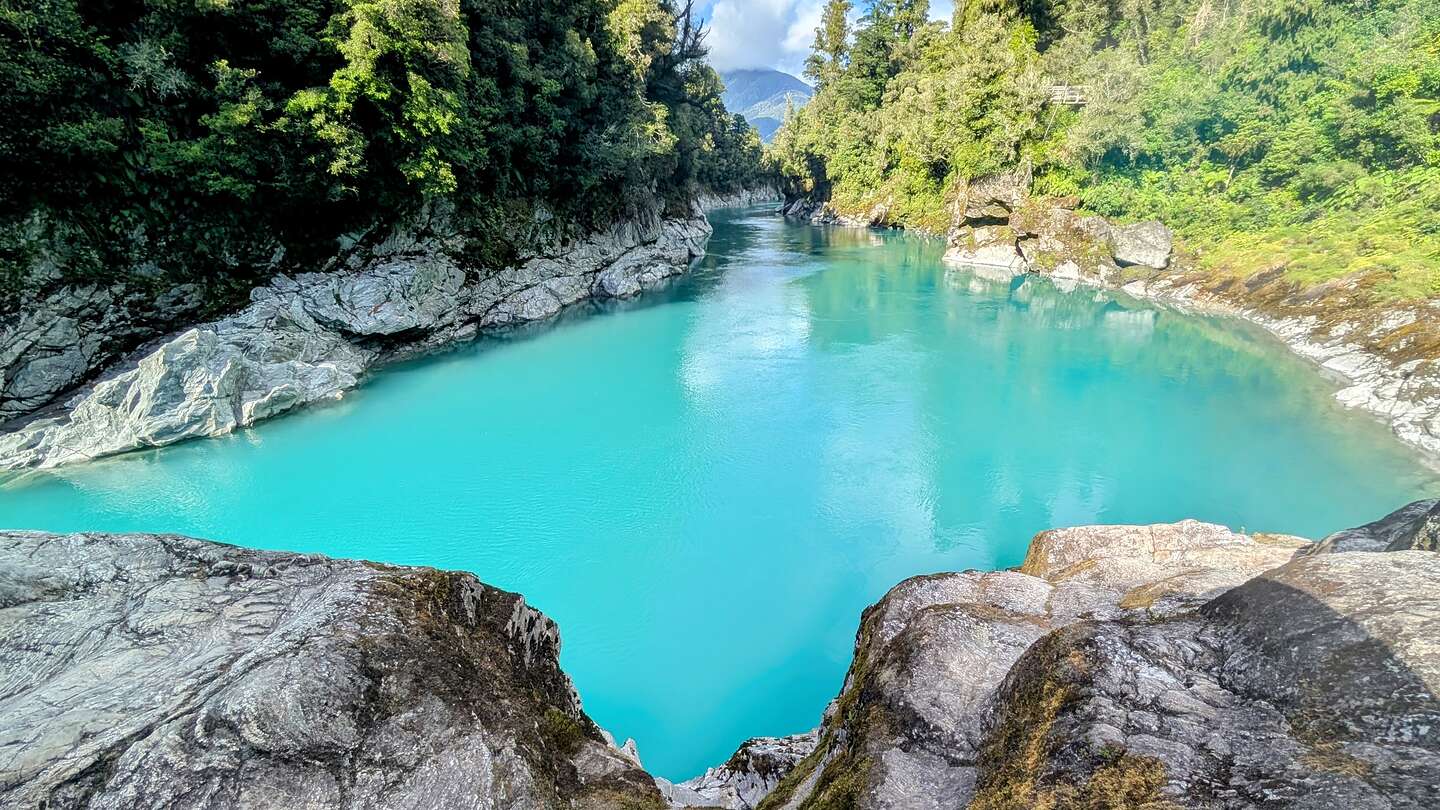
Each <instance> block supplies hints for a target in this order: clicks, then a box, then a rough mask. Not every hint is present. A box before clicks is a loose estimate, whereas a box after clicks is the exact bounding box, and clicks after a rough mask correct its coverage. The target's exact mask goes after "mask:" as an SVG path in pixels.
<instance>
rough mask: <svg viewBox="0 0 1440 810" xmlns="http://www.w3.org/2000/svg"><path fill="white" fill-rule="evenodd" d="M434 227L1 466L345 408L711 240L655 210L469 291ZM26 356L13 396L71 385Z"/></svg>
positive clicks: (245, 325)
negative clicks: (389, 373) (353, 393)
mask: <svg viewBox="0 0 1440 810" xmlns="http://www.w3.org/2000/svg"><path fill="white" fill-rule="evenodd" d="M434 227H435V226H434V223H428V224H427V227H426V228H424V229H419V230H417V232H416V233H411V232H405V231H402V232H398V233H397V234H395V235H393V236H392V237H391V238H390V239H389V240H387V241H386V242H384V243H383V244H381V245H379V246H377V247H376V248H374V249H372V250H371V251H370V252H369V253H367V254H366V255H364V256H361V257H353V256H352V257H351V259H350V260H349V263H348V265H347V266H346V267H344V268H343V269H340V270H336V271H333V272H329V273H306V274H301V275H298V276H296V277H294V278H289V277H285V276H279V277H277V278H276V279H274V280H273V281H272V282H271V283H270V284H268V285H266V286H264V287H261V288H259V289H256V290H255V291H253V292H252V294H251V303H250V305H249V306H248V307H246V308H245V309H244V310H242V311H240V312H238V313H236V314H234V315H232V316H230V317H228V318H225V319H223V320H220V321H216V322H214V323H209V324H204V325H201V326H199V327H195V328H193V329H190V330H188V331H185V332H184V333H182V334H180V335H178V336H176V337H174V338H172V339H170V340H168V341H167V342H165V343H163V344H161V345H160V346H158V347H156V348H155V349H154V350H152V351H151V352H149V353H148V354H145V355H143V356H141V357H139V358H137V359H135V361H134V362H133V363H132V364H131V365H130V366H129V367H128V368H122V369H119V370H117V371H115V372H114V373H112V374H110V375H109V376H108V377H107V378H105V379H103V380H101V381H100V382H98V383H96V384H94V385H93V386H92V387H91V388H90V389H89V390H86V391H83V392H82V393H81V394H80V395H78V396H77V397H75V398H74V399H73V400H72V401H71V402H69V403H68V404H67V407H66V408H65V409H63V410H62V411H61V412H59V413H57V414H54V415H48V416H45V417H43V418H37V419H32V420H31V421H30V422H28V423H26V424H23V425H21V426H19V427H17V428H16V429H15V430H12V431H10V432H8V433H5V434H0V470H13V469H23V468H47V467H55V466H58V465H61V464H67V463H71V462H75V461H84V460H88V459H94V458H99V457H102V456H107V455H113V454H115V453H123V452H126V451H129V450H135V449H139V448H144V447H159V446H163V445H167V444H173V443H175V442H178V441H184V440H186V439H191V438H196V437H203V436H219V435H223V434H225V433H229V432H231V431H233V430H235V429H237V428H241V427H246V426H249V425H252V424H254V423H255V422H257V421H259V420H261V419H266V418H269V417H272V416H276V415H278V414H281V413H284V412H286V411H289V410H291V409H293V408H297V407H300V406H303V405H307V404H310V403H314V402H318V401H322V400H332V399H337V398H339V397H340V396H342V395H343V394H344V393H345V392H346V391H348V390H350V389H351V388H354V387H355V386H356V385H358V384H359V383H360V381H361V380H362V379H363V378H364V375H365V374H366V373H367V372H368V371H369V370H370V369H371V368H373V367H374V366H375V365H376V364H377V363H381V362H385V361H387V360H391V359H398V358H402V357H407V356H411V355H413V354H415V353H417V352H420V351H432V350H435V349H437V348H441V347H444V346H446V345H448V344H451V343H454V342H456V341H459V340H467V339H470V338H472V337H474V336H475V334H476V333H477V331H478V330H479V329H490V328H502V327H507V326H513V325H517V324H521V323H527V322H530V321H536V320H541V319H544V318H549V317H551V316H553V315H555V314H556V313H557V312H559V311H560V310H561V309H562V308H564V307H566V306H569V305H571V304H574V303H577V302H580V301H583V300H586V299H589V298H606V297H623V296H631V295H635V294H637V293H639V292H640V291H641V290H643V289H647V288H650V287H653V286H655V285H657V284H659V283H661V282H662V281H664V280H665V279H666V278H669V277H671V276H674V275H678V274H680V273H682V272H684V271H685V270H686V269H687V268H688V267H689V264H690V261H691V259H693V258H694V257H695V256H698V255H700V254H702V253H703V252H704V244H705V240H706V239H707V238H708V237H709V234H710V226H709V224H708V223H707V222H706V221H705V219H704V217H703V215H701V214H700V213H699V211H698V209H696V210H694V211H692V213H691V214H690V215H689V216H687V217H682V218H669V219H667V218H663V217H661V216H660V215H659V212H658V211H651V212H648V213H641V214H639V215H637V216H636V217H635V218H634V219H633V220H629V221H625V222H621V223H617V224H616V225H615V226H613V227H611V228H609V229H607V230H605V231H601V232H598V233H594V234H591V235H590V236H588V237H586V238H585V239H580V240H576V241H573V242H570V243H568V244H561V243H554V244H549V245H546V246H544V248H543V249H542V250H541V252H540V254H539V255H537V256H534V257H532V258H530V259H528V260H526V261H523V262H520V263H519V264H517V265H516V266H514V267H508V268H504V269H501V270H499V271H496V272H494V273H491V274H489V275H487V276H485V277H483V278H480V279H476V280H470V279H468V278H467V276H466V273H465V272H464V271H463V270H462V269H461V268H460V267H459V265H458V264H457V263H456V262H455V261H454V259H453V258H451V256H452V250H453V247H454V246H453V245H452V244H451V242H452V241H453V240H452V239H448V238H442V237H437V236H434V235H433V234H432V232H431V231H432V229H433V228H434ZM68 335H69V333H65V335H61V336H60V337H57V338H55V340H56V341H60V342H62V343H63V342H66V341H69V340H71V337H70V336H68ZM32 354H33V353H31V354H27V355H26V357H28V358H30V359H29V360H27V362H28V365H26V366H25V367H24V368H23V369H22V370H21V372H19V376H18V377H14V378H7V379H9V382H8V383H7V385H10V386H12V387H14V388H16V390H21V391H25V390H29V389H28V388H26V387H25V386H27V385H28V383H27V382H26V380H28V379H30V378H31V377H33V376H34V375H35V374H36V373H37V372H35V371H33V369H35V368H37V367H39V368H42V369H46V370H47V374H48V373H49V372H48V369H50V366H49V365H43V364H44V363H50V364H51V365H55V366H56V367H57V368H59V369H60V371H55V372H54V373H53V374H49V376H47V377H46V379H50V380H52V382H50V383H47V384H46V385H44V386H42V388H44V390H46V391H50V390H51V389H53V388H55V386H56V385H59V383H58V382H54V381H53V380H55V379H58V378H59V377H60V376H64V377H66V379H70V378H72V377H74V376H75V375H74V374H71V373H70V371H69V370H66V369H71V366H70V365H69V364H68V361H63V360H61V361H55V360H46V359H45V358H46V357H48V356H47V355H37V356H34V357H32V356H31V355H32ZM3 359H4V358H3V357H0V360H3ZM37 364H42V365H41V366H37ZM85 368H86V369H88V368H90V366H89V365H86V366H85ZM72 370H73V369H72ZM72 382H73V380H72ZM47 395H48V394H47ZM42 398H43V397H42ZM27 401H28V400H27Z"/></svg>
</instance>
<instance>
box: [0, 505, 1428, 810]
mask: <svg viewBox="0 0 1440 810" xmlns="http://www.w3.org/2000/svg"><path fill="white" fill-rule="evenodd" d="M1437 527H1440V501H1427V502H1421V503H1416V504H1412V505H1411V506H1408V507H1406V508H1404V509H1402V510H1399V511H1397V512H1396V513H1394V514H1392V515H1390V516H1387V517H1386V518H1384V519H1382V520H1379V521H1376V522H1375V523H1372V524H1367V525H1366V526H1362V527H1359V528H1356V529H1350V530H1346V531H1343V532H1338V533H1336V534H1334V535H1332V536H1330V537H1329V538H1327V539H1326V540H1325V541H1324V542H1322V543H1319V544H1314V545H1312V544H1309V543H1307V542H1305V541H1303V540H1301V539H1299V538H1294V537H1285V536H1277V535H1258V534H1257V535H1246V534H1241V533H1235V532H1232V531H1230V530H1228V529H1225V528H1223V527H1220V526H1214V525H1209V524H1203V523H1198V522H1195V521H1183V522H1181V523H1177V524H1166V525H1156V526H1090V527H1079V528H1072V529H1059V530H1053V531H1048V532H1042V533H1041V534H1040V535H1038V536H1037V537H1036V538H1035V539H1034V541H1033V542H1032V543H1031V546H1030V550H1029V554H1028V555H1027V557H1026V560H1025V563H1024V565H1023V566H1021V568H1020V569H1018V570H1012V571H993V572H978V571H969V572H964V573H956V574H935V575H929V576H922V577H915V578H912V579H909V580H907V581H905V582H902V583H901V584H899V585H897V586H896V587H895V588H893V589H892V590H891V591H890V592H889V593H888V594H887V595H886V596H885V597H884V598H883V599H881V600H880V601H879V602H878V603H876V604H875V605H873V606H872V607H870V608H869V609H867V610H866V611H865V613H864V615H863V616H862V618H861V622H860V629H859V632H858V633H857V636H856V645H855V656H854V660H853V662H852V664H851V667H850V671H849V674H848V676H847V677H846V680H845V685H844V687H843V688H842V690H841V692H840V694H839V696H838V698H837V699H836V701H835V702H834V703H833V704H832V706H831V708H830V709H829V710H827V711H826V712H825V715H824V717H823V719H822V720H821V723H820V726H819V728H818V729H817V731H816V732H812V733H810V734H807V735H799V736H797V737H794V738H780V739H775V738H768V739H764V738H762V739H756V740H752V741H750V742H749V743H747V744H746V745H745V746H743V747H742V748H741V750H740V751H739V752H737V754H736V756H734V757H732V758H731V759H730V760H729V761H728V762H727V763H725V764H724V765H723V766H717V768H715V769H712V770H711V771H710V772H708V773H706V774H704V775H702V776H701V777H697V778H696V779H694V780H690V781H689V782H686V783H682V784H681V785H678V786H677V785H671V784H670V783H668V782H666V781H664V780H652V779H651V778H650V777H649V776H648V775H647V774H645V773H644V772H643V771H642V770H641V769H640V766H639V763H638V762H637V761H636V759H635V757H634V747H633V746H628V745H627V746H625V747H624V748H619V747H616V746H615V745H614V743H613V740H611V739H609V738H608V735H606V734H604V732H603V731H601V730H600V729H599V728H598V727H596V726H595V724H594V723H593V722H592V721H590V719H589V718H588V716H586V715H585V713H584V711H583V710H582V708H581V704H580V700H579V697H578V695H577V694H576V692H575V690H574V687H573V686H572V685H571V683H570V680H569V678H568V677H567V676H566V675H565V673H564V672H562V671H561V670H560V669H559V666H558V663H557V662H558V653H559V645H560V638H559V633H558V630H557V628H556V627H555V625H554V623H553V622H551V621H550V620H549V619H548V618H546V617H545V616H544V615H543V614H541V613H539V612H538V611H536V610H535V609H533V608H531V607H530V606H528V605H527V604H526V603H525V600H524V599H523V598H522V597H520V596H518V595H516V594H512V593H506V592H504V591H500V590H497V589H494V588H491V587H489V586H487V585H484V584H483V583H481V582H479V581H478V580H477V579H476V578H475V577H474V576H473V575H470V574H465V573H449V572H441V571H436V570H434V569H426V568H406V567H396V566H389V565H379V564H374V563H363V562H355V561H346V560H333V559H328V558H325V557H320V556H318V555H296V554H287V553H282V552H262V551H251V550H246V549H241V548H236V547H233V546H225V545H220V544H215V543H207V542H203V541H197V540H190V539H186V538H180V537H174V536H166V535H140V534H130V535H104V534H75V535H53V534H44V533H39V532H3V533H0V539H3V542H0V583H4V588H3V597H4V598H3V600H0V616H3V617H4V618H5V619H6V620H12V619H13V620H17V621H16V624H15V626H16V627H17V628H18V631H17V632H16V633H11V634H8V635H7V636H6V637H5V638H3V639H0V662H3V663H4V665H5V666H4V669H5V671H7V672H21V673H26V678H25V680H24V681H23V683H19V684H15V685H13V688H11V689H7V690H4V691H3V692H0V717H4V718H6V720H5V723H4V731H5V734H4V736H3V738H0V753H3V754H4V755H3V756H0V797H3V798H4V800H5V803H6V804H7V805H13V806H16V807H36V806H52V807H54V806H66V807H68V806H120V805H123V806H127V807H162V806H163V807H190V806H201V805H203V806H206V807H212V808H213V807H222V808H228V807H241V806H251V805H253V804H254V803H256V802H259V803H262V804H266V805H276V804H293V803H295V802H298V801H301V800H302V799H303V800H304V801H306V802H308V803H309V804H312V805H314V806H319V807H337V808H339V807H355V806H394V807H399V806H405V807H415V808H442V807H452V806H454V804H455V803H456V802H464V803H466V804H467V805H470V806H479V807H496V808H498V807H532V806H533V807H540V806H549V804H550V803H552V802H557V801H558V802H562V803H565V804H567V805H568V806H573V807H582V808H660V807H664V806H666V805H667V804H669V805H670V806H675V807H682V806H707V807H729V808H737V809H739V810H744V809H746V808H754V807H760V808H767V809H769V810H774V809H775V808H793V809H797V810H798V809H799V808H820V807H831V806H837V805H839V806H856V807H907V808H911V807H917V808H918V807H963V806H967V805H968V806H971V807H979V808H992V807H1016V808H1019V807H1030V806H1035V805H1036V804H1037V803H1045V802H1060V803H1061V804H1064V803H1065V802H1069V801H1080V802H1082V803H1083V802H1084V801H1088V800H1089V798H1093V797H1100V796H1103V797H1106V799H1107V800H1108V801H1111V802H1113V801H1115V800H1116V798H1117V797H1120V798H1121V799H1123V804H1122V805H1121V806H1127V807H1129V806H1142V805H1146V803H1150V804H1152V805H1155V803H1162V804H1164V806H1183V807H1216V806H1226V807H1232V806H1233V807H1246V806H1252V805H1256V804H1260V803H1262V802H1271V803H1273V802H1275V801H1280V802H1281V803H1282V804H1286V805H1292V806H1317V803H1318V804H1327V803H1328V804H1335V805H1336V806H1338V805H1340V804H1345V805H1347V806H1359V807H1376V808H1381V807H1386V808H1391V807H1393V808H1399V807H1417V808H1418V807H1422V806H1426V805H1427V803H1428V802H1429V801H1430V800H1431V799H1433V798H1434V797H1433V790H1434V785H1435V784H1436V776H1437V775H1440V732H1437V731H1436V729H1437V728H1440V725H1437V723H1436V721H1437V719H1440V702H1437V700H1436V697H1435V694H1434V692H1433V685H1434V684H1435V683H1437V682H1440V654H1437V650H1436V649H1435V646H1434V645H1433V644H1428V643H1426V642H1427V640H1428V638H1429V634H1430V629H1431V628H1432V627H1433V626H1434V623H1435V621H1436V620H1437V619H1440V615H1437V610H1436V606H1435V603H1434V599H1433V598H1432V597H1433V593H1434V592H1435V589H1436V588H1437V587H1440V564H1437V557H1436V555H1435V550H1436V548H1437V545H1436V543H1437V537H1440V534H1437ZM1277 616H1283V617H1284V620H1283V622H1278V623H1277V621H1276V617H1277ZM21 620H23V621H21ZM120 666H123V667H124V669H125V671H126V673H127V677H126V678H125V679H123V680H122V681H116V680H115V679H113V678H109V677H104V676H103V673H107V672H110V671H112V670H113V669H115V668H116V667H120ZM96 684H99V686H98V687H97V686H96ZM643 752H644V742H643V741H641V746H640V753H641V754H643ZM1107 806H1112V805H1107ZM1156 806H1159V805H1156ZM1267 806H1268V805H1267Z"/></svg>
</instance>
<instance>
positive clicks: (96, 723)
mask: <svg viewBox="0 0 1440 810" xmlns="http://www.w3.org/2000/svg"><path fill="white" fill-rule="evenodd" d="M559 645H560V639H559V634H558V631H557V630H556V627H555V624H554V623H553V622H551V621H550V620H549V619H548V618H546V617H545V616H544V615H543V614H541V613H540V612H538V611H536V610H535V609H533V608H531V607H529V606H528V605H526V604H525V600H524V599H523V598H522V597H520V596H518V595H516V594H512V593H506V592H504V591H500V590H496V589H494V588H491V587H489V586H486V585H484V584H482V583H480V582H479V581H477V580H476V579H475V578H474V577H473V576H472V575H469V574H463V573H451V572H442V571H435V570H431V569H419V568H396V567H390V566H382V565H376V564H373V563H364V562H355V561H346V560H332V559H326V558H322V557H316V556H305V555H295V554H285V553H276V552H263V551H250V550H245V549H239V548H234V547H230V546H224V545H219V544H215V543H207V542H202V541H197V540H189V539H185V538H180V537H173V536H158V535H134V534H132V535H103V534H78V535H51V534H42V533H37V532H0V806H4V807H13V808H38V807H45V808H52V809H57V810H58V809H59V808H72V807H73V808H78V807H86V808H241V807H256V808H261V807H292V808H299V807H306V808H329V807H333V808H341V807H344V808H360V807H375V808H379V807H394V808H401V807H403V808H436V810H440V809H441V808H443V809H444V810H451V809H452V808H494V810H509V809H510V808H558V807H591V808H617V807H626V808H644V807H656V806H661V805H662V801H661V799H660V795H659V793H658V791H657V790H656V789H655V787H654V784H653V783H652V782H651V780H650V779H649V777H648V776H647V775H646V774H644V772H643V771H641V770H640V769H639V768H638V767H637V766H636V765H635V764H634V763H632V762H631V761H630V760H629V759H627V758H626V757H625V756H623V755H622V754H621V753H620V752H618V751H616V750H615V749H613V748H611V747H610V746H608V745H606V744H605V742H604V741H603V737H602V735H601V734H600V732H599V730H598V729H597V728H595V726H594V724H593V723H592V722H591V721H590V720H589V718H588V717H586V716H585V714H584V713H583V711H582V710H581V707H580V703H579V699H578V698H577V696H576V693H575V690H574V688H573V687H572V686H571V683H570V680H569V678H568V677H567V676H566V675H565V674H564V673H563V672H562V671H561V670H560V668H559V665H558V663H557V657H558V654H559Z"/></svg>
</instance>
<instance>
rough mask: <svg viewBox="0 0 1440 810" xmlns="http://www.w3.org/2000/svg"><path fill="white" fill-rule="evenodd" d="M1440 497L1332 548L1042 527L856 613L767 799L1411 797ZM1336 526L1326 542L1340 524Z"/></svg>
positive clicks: (1431, 654)
mask: <svg viewBox="0 0 1440 810" xmlns="http://www.w3.org/2000/svg"><path fill="white" fill-rule="evenodd" d="M1434 509H1435V504H1434V502H1427V503H1424V504H1416V505H1412V506H1411V507H1407V508H1406V509H1404V510H1401V511H1400V512H1397V513H1396V514H1394V515H1392V516H1390V517H1389V518H1386V519H1385V520H1382V521H1378V522H1377V523H1374V524H1370V525H1369V526H1366V527H1361V528H1360V529H1355V530H1350V531H1348V532H1341V533H1339V534H1337V535H1335V536H1334V537H1332V538H1329V539H1327V542H1326V544H1321V545H1319V546H1311V545H1310V544H1308V543H1306V542H1305V541H1302V540H1300V539H1298V538H1293V537H1284V536H1274V535H1243V534H1237V533H1233V532H1231V531H1229V530H1227V529H1225V528H1223V527H1220V526H1212V525H1208V524H1202V523H1196V522H1194V521H1185V522H1182V523H1179V524H1174V525H1162V526H1093V527H1082V528H1076V529H1063V530H1056V531H1050V532H1044V533H1041V534H1040V535H1038V536H1037V537H1036V538H1035V540H1034V541H1033V543H1032V544H1031V548H1030V553H1029V554H1028V556H1027V557H1026V560H1025V563H1024V565H1022V566H1021V568H1020V569H1018V570H1015V571H998V572H988V573H982V572H973V571H972V572H964V573H959V574H937V575H933V576H925V577H916V578H914V579H910V580H907V581H906V582H903V583H901V584H900V585H898V586H896V587H895V588H894V589H892V590H891V591H890V593H888V594H887V595H886V596H885V598H884V599H882V600H881V601H880V602H878V603H877V604H875V605H874V606H872V607H871V608H869V609H867V610H866V611H865V614H864V616H863V617H862V619H861V626H860V631H859V633H858V634H857V639H856V647H855V657H854V661H853V663H852V665H851V668H850V672H849V674H848V675H847V677H846V681H845V686H844V688H843V689H842V691H841V693H840V696H839V697H838V698H837V700H836V702H835V703H834V704H833V706H832V709H831V710H830V711H829V712H827V715H826V717H825V719H824V722H823V724H822V725H821V727H820V729H819V739H818V745H817V747H816V750H815V752H814V753H812V754H811V755H810V756H808V757H806V758H805V759H804V760H802V761H801V762H800V763H799V764H798V765H797V766H796V767H795V768H794V770H792V771H791V772H790V773H789V774H787V775H786V776H785V778H784V779H783V780H781V782H780V783H779V785H778V786H777V787H776V788H775V789H774V790H773V791H772V792H771V793H770V794H769V795H768V796H767V797H766V798H765V799H764V800H763V802H761V804H760V806H761V807H763V808H767V809H768V810H774V809H775V808H790V809H793V808H822V807H857V808H907V809H908V808H955V807H971V808H982V809H983V808H1016V810H1019V809H1020V808H1032V807H1057V808H1059V807H1077V808H1078V807H1114V808H1121V807H1125V808H1130V807H1156V808H1159V807H1196V808H1250V807H1262V806H1263V807H1297V808H1298V807H1315V808H1321V807H1340V806H1353V807H1365V808H1372V807H1373V808H1421V807H1429V806H1432V805H1433V804H1434V803H1435V800H1436V798H1437V794H1435V792H1434V791H1435V788H1434V785H1436V784H1440V781H1437V777H1440V736H1437V734H1436V729H1440V724H1437V719H1440V702H1437V700H1436V697H1435V694H1436V692H1435V689H1436V687H1437V685H1440V648H1437V647H1436V646H1435V645H1434V644H1433V643H1431V642H1430V639H1432V638H1433V635H1432V630H1433V627H1434V623H1435V621H1436V620H1437V619H1440V603H1437V602H1436V601H1435V599H1434V596H1433V594H1434V593H1435V592H1436V590H1435V589H1436V587H1437V586H1440V558H1437V557H1436V556H1435V555H1434V554H1432V553H1428V552H1422V551H1414V550H1406V551H1390V552H1378V551H1375V552H1356V551H1344V550H1343V544H1342V542H1341V541H1345V540H1346V539H1347V538H1348V542H1350V543H1352V544H1353V543H1355V542H1357V541H1358V539H1360V538H1362V537H1364V538H1369V541H1370V542H1373V543H1380V542H1383V544H1384V547H1389V548H1406V549H1409V548H1412V547H1423V546H1424V545H1425V543H1426V542H1427V541H1425V540H1424V537H1425V533H1426V532H1427V531H1429V527H1430V526H1431V525H1432V524H1430V523H1428V522H1427V520H1426V517H1427V516H1428V515H1430V514H1431V512H1432V511H1433V510H1434ZM1331 541H1334V542H1331Z"/></svg>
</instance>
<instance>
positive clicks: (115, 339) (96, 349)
mask: <svg viewBox="0 0 1440 810" xmlns="http://www.w3.org/2000/svg"><path fill="white" fill-rule="evenodd" d="M36 285H37V287H38V289H33V290H31V291H30V292H29V293H27V294H26V295H24V296H23V297H22V298H21V300H20V301H19V302H18V304H17V305H16V306H15V308H14V311H13V312H11V313H10V314H8V315H3V316H0V422H3V421H5V420H8V419H11V418H14V417H18V416H22V415H24V414H27V413H30V412H32V411H34V410H36V409H38V408H41V407H44V406H45V405H48V404H50V403H51V402H53V401H55V399H56V398H57V397H59V396H60V395H61V394H63V393H64V392H65V391H68V390H70V389H72V388H74V387H75V386H76V385H78V384H79V383H81V382H83V381H84V380H86V379H87V378H89V377H90V376H91V375H93V374H94V373H95V372H97V371H98V370H99V369H100V368H102V367H103V366H105V365H107V364H109V363H111V362H113V361H115V360H117V359H118V358H119V357H120V356H121V355H122V354H124V353H125V352H128V351H130V350H131V349H133V348H134V347H136V346H138V345H139V344H140V343H142V342H144V341H145V340H149V339H151V338H154V337H156V336H158V335H160V334H161V333H162V332H163V331H164V330H166V329H169V328H171V324H173V323H176V322H178V321H182V320H184V319H185V318H186V317H189V316H191V315H193V313H194V312H196V311H197V310H198V309H199V306H200V303H201V302H200V296H199V291H198V290H197V289H196V288H194V287H190V286H182V287H178V288H176V289H173V290H170V291H169V292H168V293H166V294H165V295H161V296H158V297H157V296H142V295H140V294H138V293H135V292H131V291H127V290H126V289H125V288H124V287H122V286H119V285H113V286H102V285H98V284H78V285H66V286H60V287H51V286H49V285H46V284H45V283H44V282H43V281H40V280H38V279H37V280H36Z"/></svg>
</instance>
